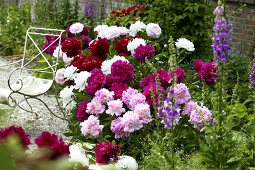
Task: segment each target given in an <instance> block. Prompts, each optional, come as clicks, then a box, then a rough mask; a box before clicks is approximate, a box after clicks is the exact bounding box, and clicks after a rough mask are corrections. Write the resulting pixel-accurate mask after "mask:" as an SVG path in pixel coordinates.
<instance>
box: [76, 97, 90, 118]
mask: <svg viewBox="0 0 255 170" xmlns="http://www.w3.org/2000/svg"><path fill="white" fill-rule="evenodd" d="M89 102H90V101H89V100H84V101H82V102H80V103H79V106H78V108H77V110H76V118H77V119H78V120H79V121H80V122H83V121H84V120H86V119H87V118H88V117H89V116H90V114H88V113H87V112H86V109H87V104H88V103H89Z"/></svg>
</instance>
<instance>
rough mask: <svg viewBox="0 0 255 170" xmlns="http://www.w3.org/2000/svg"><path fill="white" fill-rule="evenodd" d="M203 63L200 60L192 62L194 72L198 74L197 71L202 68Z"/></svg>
mask: <svg viewBox="0 0 255 170" xmlns="http://www.w3.org/2000/svg"><path fill="white" fill-rule="evenodd" d="M203 64H204V62H203V61H202V60H200V59H197V60H196V61H195V62H194V70H195V71H196V72H199V70H200V69H201V67H202V66H203Z"/></svg>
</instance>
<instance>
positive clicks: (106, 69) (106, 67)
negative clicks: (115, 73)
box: [101, 55, 129, 75]
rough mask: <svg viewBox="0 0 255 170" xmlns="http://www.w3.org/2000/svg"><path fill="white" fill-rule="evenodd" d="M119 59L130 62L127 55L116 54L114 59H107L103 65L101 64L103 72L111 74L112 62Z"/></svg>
mask: <svg viewBox="0 0 255 170" xmlns="http://www.w3.org/2000/svg"><path fill="white" fill-rule="evenodd" d="M118 60H122V61H127V62H128V63H129V61H128V60H127V59H126V58H125V57H121V56H118V55H115V56H114V57H113V58H112V59H110V60H105V61H104V62H103V63H102V66H101V70H102V72H103V73H104V74H105V75H109V74H111V66H112V63H114V62H115V61H118Z"/></svg>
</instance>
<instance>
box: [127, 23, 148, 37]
mask: <svg viewBox="0 0 255 170" xmlns="http://www.w3.org/2000/svg"><path fill="white" fill-rule="evenodd" d="M145 29H146V25H145V24H144V23H143V22H141V21H136V22H135V23H134V24H131V25H130V27H129V35H130V36H132V37H135V36H136V35H137V33H138V32H139V31H143V30H145Z"/></svg>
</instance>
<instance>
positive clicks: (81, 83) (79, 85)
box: [74, 71, 91, 91]
mask: <svg viewBox="0 0 255 170" xmlns="http://www.w3.org/2000/svg"><path fill="white" fill-rule="evenodd" d="M90 75H91V73H90V72H87V71H82V72H80V73H78V74H77V76H76V77H75V78H74V83H75V86H74V88H75V89H78V90H79V91H82V90H84V89H85V87H86V86H87V80H88V78H89V77H90Z"/></svg>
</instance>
